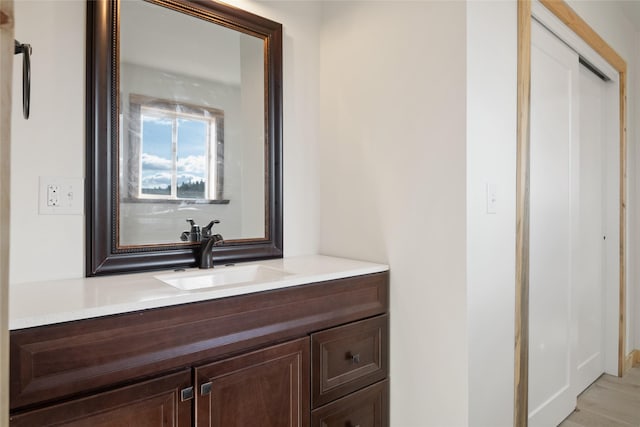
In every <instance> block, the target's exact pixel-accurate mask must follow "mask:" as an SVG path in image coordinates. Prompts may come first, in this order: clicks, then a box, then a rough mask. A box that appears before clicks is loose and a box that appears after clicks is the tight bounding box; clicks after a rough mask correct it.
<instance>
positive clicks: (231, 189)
mask: <svg viewBox="0 0 640 427" xmlns="http://www.w3.org/2000/svg"><path fill="white" fill-rule="evenodd" d="M120 17H121V18H120V46H121V48H120V106H121V109H120V116H121V122H120V123H121V124H120V132H119V136H120V150H119V162H120V168H121V172H120V203H119V215H118V217H119V234H118V246H119V247H127V246H136V245H153V244H158V243H160V244H167V243H178V242H180V239H179V236H180V232H181V231H182V230H183V229H184V227H185V219H186V218H193V219H194V220H195V221H196V223H198V224H206V223H208V222H209V221H210V220H211V219H219V220H220V221H221V223H220V225H219V226H217V230H216V232H219V233H221V234H222V235H224V236H225V239H226V240H227V241H229V240H237V239H255V238H265V226H264V224H265V181H264V176H265V167H264V165H265V157H264V155H265V149H264V141H265V137H264V93H265V91H264V65H263V64H264V42H263V40H262V39H260V38H258V37H255V36H252V35H248V34H244V33H241V32H238V31H235V30H232V29H229V28H225V27H222V26H219V25H212V24H211V23H210V22H207V21H205V20H202V19H199V18H196V17H193V16H189V15H185V14H178V13H176V12H175V11H172V10H171V9H167V8H165V7H162V6H159V5H156V4H152V3H147V2H143V1H124V2H122V3H121V5H120ZM141 22H144V25H141V24H140V23H141ZM168 28H171V31H167V29H168ZM193 40H207V41H208V42H207V43H193V42H192V41H193Z"/></svg>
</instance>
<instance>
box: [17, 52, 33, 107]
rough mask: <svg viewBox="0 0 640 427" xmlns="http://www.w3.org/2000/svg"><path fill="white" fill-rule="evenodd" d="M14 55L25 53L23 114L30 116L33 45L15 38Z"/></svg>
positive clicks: (23, 60)
mask: <svg viewBox="0 0 640 427" xmlns="http://www.w3.org/2000/svg"><path fill="white" fill-rule="evenodd" d="M14 42H15V50H14V55H18V54H20V53H22V54H24V56H23V58H22V115H23V116H24V118H25V119H28V118H29V105H30V102H31V52H32V49H31V45H30V44H22V43H20V42H19V41H18V40H14Z"/></svg>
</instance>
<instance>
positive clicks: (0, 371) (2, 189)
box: [0, 0, 14, 427]
mask: <svg viewBox="0 0 640 427" xmlns="http://www.w3.org/2000/svg"><path fill="white" fill-rule="evenodd" d="M13 49H14V41H13V0H0V427H8V425H9V330H8V327H9V317H8V316H9V213H10V212H9V193H10V191H9V190H10V172H11V164H10V160H11V156H10V154H11V151H10V142H11V89H12V88H11V84H12V82H13V79H12V70H13V54H14V53H13Z"/></svg>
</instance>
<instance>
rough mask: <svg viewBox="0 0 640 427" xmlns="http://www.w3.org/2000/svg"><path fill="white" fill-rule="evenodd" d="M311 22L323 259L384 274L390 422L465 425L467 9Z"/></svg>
mask: <svg viewBox="0 0 640 427" xmlns="http://www.w3.org/2000/svg"><path fill="white" fill-rule="evenodd" d="M322 16H323V19H322V25H323V26H322V38H321V56H320V65H321V74H320V82H321V84H320V88H321V93H322V96H321V110H320V116H321V137H322V138H321V146H320V162H319V163H320V168H321V169H320V176H321V181H320V182H321V185H320V195H321V206H322V210H321V213H322V216H321V223H320V224H321V227H320V228H321V230H322V235H321V240H320V243H321V244H320V248H321V252H322V253H325V254H330V255H339V256H346V257H351V258H361V259H369V260H373V261H380V262H388V263H389V264H390V266H391V374H390V377H391V425H393V426H398V427H400V426H402V427H411V426H416V427H417V426H463V425H466V424H467V362H468V358H467V344H466V340H465V337H466V335H467V324H466V311H467V308H466V285H465V270H466V260H465V258H466V256H465V246H466V241H465V230H466V225H465V216H466V215H465V212H466V211H465V185H466V183H465V159H466V155H465V125H464V124H465V90H466V88H465V87H466V84H465V43H466V40H465V4H464V3H462V2H394V1H375V2H358V1H356V2H347V1H343V2H324V3H323V15H322Z"/></svg>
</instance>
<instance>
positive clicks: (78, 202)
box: [38, 176, 84, 215]
mask: <svg viewBox="0 0 640 427" xmlns="http://www.w3.org/2000/svg"><path fill="white" fill-rule="evenodd" d="M38 197H39V200H38V213H39V214H40V215H82V214H83V213H84V180H83V179H82V178H66V177H59V176H55V177H54V176H41V177H40V191H39V195H38Z"/></svg>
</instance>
